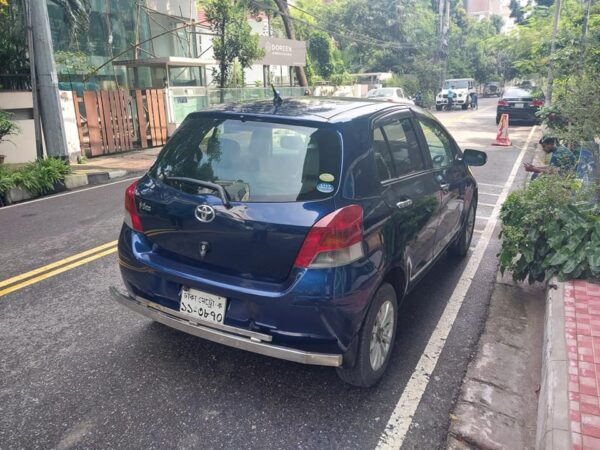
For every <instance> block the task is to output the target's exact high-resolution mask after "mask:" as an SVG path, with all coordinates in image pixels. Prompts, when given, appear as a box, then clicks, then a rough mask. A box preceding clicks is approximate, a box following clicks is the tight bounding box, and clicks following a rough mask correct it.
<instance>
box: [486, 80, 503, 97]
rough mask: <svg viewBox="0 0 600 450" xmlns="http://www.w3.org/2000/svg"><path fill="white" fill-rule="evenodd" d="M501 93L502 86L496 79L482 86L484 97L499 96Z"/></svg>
mask: <svg viewBox="0 0 600 450" xmlns="http://www.w3.org/2000/svg"><path fill="white" fill-rule="evenodd" d="M501 95H502V87H501V86H500V83H499V82H497V81H490V82H489V83H485V86H484V87H483V96H484V97H492V96H493V97H500V96H501Z"/></svg>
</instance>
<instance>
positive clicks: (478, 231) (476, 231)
mask: <svg viewBox="0 0 600 450" xmlns="http://www.w3.org/2000/svg"><path fill="white" fill-rule="evenodd" d="M473 233H476V234H480V233H483V230H473Z"/></svg>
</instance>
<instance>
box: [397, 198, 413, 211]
mask: <svg viewBox="0 0 600 450" xmlns="http://www.w3.org/2000/svg"><path fill="white" fill-rule="evenodd" d="M396 206H397V207H398V209H404V208H409V207H411V206H412V200H411V199H408V200H402V201H401V202H398V203H396Z"/></svg>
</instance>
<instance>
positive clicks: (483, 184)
mask: <svg viewBox="0 0 600 450" xmlns="http://www.w3.org/2000/svg"><path fill="white" fill-rule="evenodd" d="M477 184H478V185H480V186H491V187H497V188H503V187H504V186H503V185H501V184H490V183H482V182H481V181H478V182H477Z"/></svg>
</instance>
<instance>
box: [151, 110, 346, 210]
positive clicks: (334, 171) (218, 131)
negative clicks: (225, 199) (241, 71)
mask: <svg viewBox="0 0 600 450" xmlns="http://www.w3.org/2000/svg"><path fill="white" fill-rule="evenodd" d="M341 151H342V149H341V142H340V138H339V135H338V134H337V132H336V131H335V130H333V129H330V128H321V127H308V126H302V125H291V124H280V123H268V122H254V121H250V120H246V121H243V122H242V121H240V120H234V119H218V118H207V117H190V118H188V119H186V120H185V121H184V122H183V123H182V124H181V126H180V127H179V129H178V130H177V132H176V133H175V134H174V135H173V137H172V138H171V139H170V140H169V142H168V143H167V144H166V145H165V148H164V149H163V151H162V152H161V154H160V155H159V157H158V159H157V161H156V163H155V164H154V166H153V168H152V169H151V171H150V174H151V175H152V176H153V177H155V178H158V179H162V180H165V179H166V181H167V182H168V183H169V184H171V185H173V186H175V187H178V188H180V189H182V190H184V191H189V192H191V193H204V190H206V189H208V190H207V191H206V192H211V191H210V189H209V188H200V189H199V188H198V185H197V184H194V183H186V182H177V181H176V180H174V181H172V182H169V181H168V179H169V177H185V178H191V179H194V180H198V181H207V182H211V183H216V184H219V185H221V186H223V188H224V189H225V191H226V192H227V194H228V195H229V197H230V198H231V200H232V201H244V202H278V201H279V202H288V201H306V200H315V199H322V198H326V197H329V196H331V195H332V193H333V192H334V191H335V190H336V188H337V186H338V183H339V174H340V168H341Z"/></svg>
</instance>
